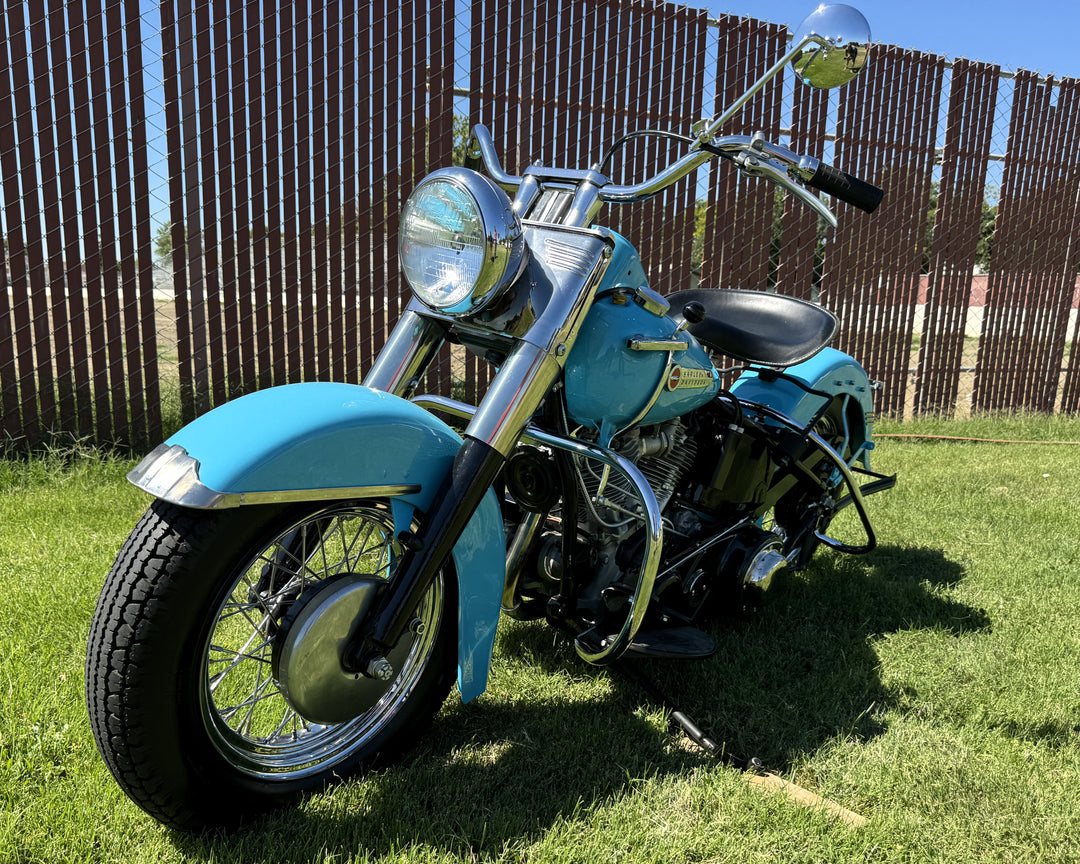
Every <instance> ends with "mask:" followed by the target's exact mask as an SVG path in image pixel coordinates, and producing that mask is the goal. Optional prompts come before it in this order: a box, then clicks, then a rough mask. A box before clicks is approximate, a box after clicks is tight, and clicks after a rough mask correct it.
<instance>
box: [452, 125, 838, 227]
mask: <svg viewBox="0 0 1080 864" xmlns="http://www.w3.org/2000/svg"><path fill="white" fill-rule="evenodd" d="M717 154H720V155H724V156H726V157H727V158H729V159H731V161H733V162H734V163H735V165H736V166H737V167H738V168H739V170H741V171H742V172H743V173H745V174H747V175H749V176H752V177H764V178H765V179H766V180H769V181H771V182H773V183H775V184H777V185H779V186H783V187H784V188H785V189H787V190H788V191H790V192H791V193H792V194H794V195H796V196H797V197H798V198H799V199H800V200H802V201H803V202H805V203H806V204H807V205H809V206H810V207H811V208H813V210H814V211H815V212H816V213H817V214H818V215H819V216H821V217H822V218H823V219H825V221H826V222H828V223H829V225H831V226H832V227H833V228H835V227H836V217H835V216H833V214H832V213H831V212H830V211H829V208H828V207H826V206H825V205H824V204H823V203H822V202H821V199H820V198H818V197H817V196H816V195H814V194H813V193H812V192H810V191H809V190H808V189H805V188H804V187H803V186H801V185H799V183H797V182H795V181H796V180H800V181H804V182H805V181H807V180H809V179H810V178H811V177H813V176H814V173H815V172H816V171H817V169H818V166H819V165H820V164H821V163H820V162H819V160H817V159H815V158H813V157H812V156H802V155H800V154H798V153H796V152H794V151H793V150H789V149H787V148H786V147H781V146H780V145H779V144H773V143H771V142H769V141H766V140H765V138H764V136H763V135H762V134H761V133H760V132H756V133H755V134H753V135H723V136H721V137H719V138H714V139H712V140H711V141H710V142H703V141H700V140H699V142H697V143H696V146H695V149H693V150H691V151H690V152H689V153H686V154H685V155H683V156H681V157H679V158H678V159H677V160H675V161H674V162H672V163H671V164H670V165H668V166H667V167H666V168H665V169H664V170H663V171H661V172H660V173H659V174H656V175H655V176H653V177H650V178H649V179H647V180H644V181H642V182H641V183H632V184H629V185H621V184H616V183H605V184H603V185H601V186H599V188H597V189H596V194H597V197H598V198H599V199H600V200H601V201H603V202H605V203H609V204H629V203H633V202H636V201H644V200H646V199H648V198H651V197H652V196H653V195H656V194H657V193H659V192H662V191H663V190H664V189H666V188H668V187H669V186H672V185H674V184H675V183H677V182H678V181H679V180H681V179H682V178H683V177H685V176H686V175H687V174H689V173H690V172H691V171H694V170H695V169H697V168H698V167H700V166H701V165H704V164H705V163H706V162H708V161H709V160H710V159H711V158H713V156H714V155H717ZM466 160H467V161H466V165H469V164H470V161H473V162H475V163H482V164H483V166H484V168H485V169H486V170H487V172H488V174H489V175H490V177H491V179H492V180H494V181H495V182H496V183H497V184H498V185H499V186H501V187H502V188H503V189H504V190H506V191H507V192H508V193H511V194H513V193H514V192H516V191H517V189H518V187H519V186H521V184H522V182H524V179H525V178H523V177H520V176H518V175H516V174H510V173H508V172H507V171H505V170H504V169H503V167H502V163H501V162H500V161H499V155H498V153H497V152H496V150H495V142H494V141H493V140H492V137H491V133H490V132H489V131H488V130H487V127H485V126H483V125H477V126H475V127H473V130H472V135H471V136H470V138H469V144H468V146H467V148H466ZM590 173H594V172H590ZM595 176H597V177H599V175H595Z"/></svg>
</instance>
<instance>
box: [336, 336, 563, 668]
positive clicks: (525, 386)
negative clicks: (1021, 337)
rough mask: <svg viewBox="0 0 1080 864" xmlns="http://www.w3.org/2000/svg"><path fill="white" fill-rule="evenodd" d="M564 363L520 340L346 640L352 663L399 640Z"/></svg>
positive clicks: (358, 664)
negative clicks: (393, 567)
mask: <svg viewBox="0 0 1080 864" xmlns="http://www.w3.org/2000/svg"><path fill="white" fill-rule="evenodd" d="M560 369H561V366H560V364H559V361H558V360H557V359H556V358H555V357H552V356H551V355H549V354H548V353H547V352H546V351H544V350H543V349H541V348H538V347H536V346H535V345H530V344H529V343H528V342H519V343H518V344H517V345H516V346H515V348H514V350H513V352H512V353H511V354H510V356H509V357H508V358H507V361H506V363H505V364H503V366H502V368H501V369H500V370H499V374H498V375H497V376H496V377H495V381H494V383H493V384H492V385H491V387H490V388H489V389H488V392H487V394H486V395H485V396H484V400H483V401H482V402H481V403H480V406H479V407H478V408H477V409H476V413H475V415H474V416H473V419H472V422H470V423H469V426H468V428H467V429H466V430H465V441H464V443H463V444H462V445H461V449H460V450H459V451H458V454H457V456H456V457H455V458H454V463H453V465H452V466H451V469H450V473H449V474H448V476H447V477H446V479H445V480H444V481H443V484H442V486H441V487H440V488H439V490H438V491H437V492H436V493H435V498H434V500H433V501H432V503H431V506H430V507H429V508H428V512H427V514H426V516H425V517H424V520H423V522H422V524H421V526H420V530H419V531H418V532H417V533H416V534H415V535H414V536H410V537H408V538H407V540H408V542H407V543H406V544H405V546H406V552H405V554H404V555H403V556H402V559H401V563H400V565H399V566H398V569H397V573H396V574H395V576H394V578H393V581H392V582H391V584H390V586H389V588H388V590H386V591H384V592H383V593H382V594H381V595H380V596H379V598H378V599H377V600H376V607H375V609H374V611H373V613H372V614H371V615H370V616H369V617H368V619H367V622H366V625H365V627H364V628H363V631H362V632H361V633H357V640H356V641H355V642H353V643H352V644H351V645H349V646H348V647H347V648H346V651H345V654H344V656H343V657H342V662H343V664H344V665H345V667H346V668H347V669H349V670H350V671H357V672H365V671H366V670H367V668H368V666H369V664H370V663H371V661H372V660H374V659H375V658H379V657H382V655H385V653H386V652H388V651H389V650H390V649H391V648H392V647H393V646H394V645H395V644H397V641H398V639H400V638H401V635H402V634H403V633H404V632H405V629H406V628H407V627H408V625H409V621H410V620H411V618H412V614H413V610H414V609H416V607H417V606H418V605H419V603H420V600H421V599H422V598H423V596H424V593H425V592H426V591H427V589H428V586H430V585H431V583H432V581H433V580H434V578H435V574H436V573H438V572H439V568H440V567H442V564H443V562H444V561H445V560H446V559H447V558H448V557H449V555H450V553H451V551H452V550H453V548H454V545H455V544H456V543H457V540H458V537H459V536H460V535H461V532H462V531H463V530H464V529H465V526H466V525H467V524H468V522H469V519H471V518H472V515H473V513H474V512H475V511H476V508H477V507H479V506H480V501H481V500H482V499H483V497H484V495H485V494H486V493H487V491H488V488H489V487H490V486H491V484H492V483H493V482H494V481H495V478H496V477H497V476H498V474H499V471H501V470H502V467H503V465H504V464H505V462H506V458H507V456H508V455H509V454H510V452H511V451H512V450H513V448H514V445H515V444H516V443H517V440H518V438H519V437H520V436H521V433H522V431H523V430H524V429H525V426H526V424H527V423H528V422H529V419H530V418H531V417H532V415H533V413H534V412H535V411H536V409H537V408H538V407H539V406H540V403H541V402H542V401H543V399H544V397H545V396H546V395H547V393H548V390H550V389H551V386H552V384H553V383H554V382H555V379H556V378H557V377H558V374H559V371H560Z"/></svg>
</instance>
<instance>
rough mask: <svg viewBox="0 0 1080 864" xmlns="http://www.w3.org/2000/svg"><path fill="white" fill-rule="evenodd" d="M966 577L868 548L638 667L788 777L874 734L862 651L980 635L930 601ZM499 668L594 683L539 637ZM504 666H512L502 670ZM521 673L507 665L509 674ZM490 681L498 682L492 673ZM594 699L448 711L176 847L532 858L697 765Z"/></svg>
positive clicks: (935, 559)
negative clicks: (701, 655) (890, 642)
mask: <svg viewBox="0 0 1080 864" xmlns="http://www.w3.org/2000/svg"><path fill="white" fill-rule="evenodd" d="M962 577H963V571H962V569H961V568H960V567H959V566H958V565H957V564H955V563H953V562H950V561H948V560H947V559H945V558H944V557H943V556H942V554H941V553H940V552H938V551H935V550H929V549H905V548H900V547H890V546H884V547H880V548H879V549H878V550H877V551H876V552H875V553H874V555H872V556H868V557H867V558H861V559H859V558H849V557H843V556H839V555H821V556H819V559H818V560H816V561H815V562H814V564H813V566H812V567H811V568H810V569H809V570H808V571H807V572H806V573H804V574H801V575H799V576H798V577H796V578H794V579H792V580H791V582H790V583H789V585H787V586H786V587H785V589H784V590H783V591H781V592H780V593H779V595H778V596H775V597H770V601H769V602H768V603H767V604H766V606H765V609H764V610H763V611H762V612H761V613H760V614H758V615H757V616H755V617H753V618H752V619H749V620H738V621H721V622H718V623H717V625H716V627H715V629H714V637H715V638H716V640H717V645H718V651H717V653H716V655H715V656H714V657H713V658H711V659H709V660H706V661H702V662H696V663H678V662H672V661H666V662H661V661H637V662H642V666H643V669H644V670H645V671H646V672H647V673H648V674H650V676H651V677H653V679H654V680H656V681H658V682H662V686H663V688H664V689H665V690H666V691H667V692H668V695H669V696H670V697H671V698H672V699H673V700H674V701H675V702H676V704H678V705H679V706H680V707H681V708H682V709H683V710H684V711H686V712H687V713H688V714H689V715H690V716H691V717H693V718H694V719H695V720H697V721H698V722H699V724H700V725H702V726H704V727H705V728H706V729H707V730H708V731H709V732H710V733H711V734H712V736H713V737H714V738H715V739H716V740H718V741H726V742H727V743H728V744H729V745H730V746H731V748H732V750H733V752H735V753H738V754H741V755H746V756H749V755H757V756H759V757H760V758H761V759H762V760H763V761H764V762H765V763H766V765H768V766H769V767H770V768H772V769H774V770H781V771H782V770H784V769H785V768H788V767H790V766H791V765H792V764H793V763H794V762H796V761H797V760H799V759H800V758H805V757H807V756H809V755H812V754H813V753H814V751H815V750H817V749H818V748H820V747H822V746H823V745H825V744H826V743H828V742H830V741H835V740H836V739H837V738H838V737H854V738H856V739H863V740H865V739H869V738H871V737H873V736H876V735H879V734H881V732H882V731H883V729H884V727H883V725H882V720H881V719H880V718H881V717H882V716H883V715H884V711H885V710H886V709H887V708H888V707H889V706H890V705H891V704H893V700H894V697H893V696H892V695H891V694H890V693H889V692H887V690H886V688H884V687H883V685H882V684H881V681H880V678H879V675H878V658H877V656H876V654H875V652H874V648H873V641H874V639H875V637H878V636H881V635H884V634H887V633H890V632H895V631H898V630H904V629H920V628H929V629H934V630H936V631H945V632H949V633H953V634H955V635H956V636H958V637H959V636H963V634H965V633H968V632H972V631H981V630H985V629H986V628H988V627H989V619H988V618H987V616H986V614H985V612H982V611H981V610H977V609H972V608H970V607H967V606H964V605H963V604H960V603H958V602H956V601H955V600H953V599H951V598H950V597H949V596H947V593H944V592H943V591H942V589H943V588H946V587H948V586H950V585H953V584H955V583H957V582H959V581H960V580H961V578H962ZM498 650H499V652H500V653H501V654H502V655H503V656H512V657H528V658H530V660H531V661H532V663H534V664H535V665H536V666H537V667H539V670H540V671H539V672H533V673H532V674H540V673H545V674H546V675H547V676H548V677H549V678H550V677H551V676H570V679H568V680H578V679H579V677H580V676H595V675H597V674H600V675H604V674H606V673H598V672H597V671H596V670H594V669H592V668H588V667H585V666H584V664H582V663H581V662H580V661H578V660H577V658H576V656H575V655H574V654H573V651H572V649H571V648H570V647H569V646H568V645H566V644H564V643H562V642H559V643H557V644H556V643H553V640H552V631H551V630H550V629H549V628H547V627H546V626H545V625H542V624H539V623H537V624H532V625H512V626H510V627H508V628H506V630H505V631H504V632H503V633H502V635H501V637H500V642H499V648H498ZM514 663H517V661H512V662H510V663H509V665H510V666H511V667H514ZM517 668H520V663H517ZM502 674H504V675H505V674H510V673H507V672H503V673H502ZM611 680H612V685H613V686H611V687H610V688H605V693H604V695H603V696H601V697H596V698H588V699H582V698H581V697H580V696H579V697H577V700H576V701H575V700H574V699H573V698H572V697H569V696H567V697H566V698H564V697H563V696H561V695H560V693H561V692H562V691H560V690H559V689H558V688H557V683H558V681H556V686H555V687H554V688H552V685H551V684H550V682H549V684H548V686H549V688H552V689H547V690H544V691H543V692H542V693H539V694H537V693H530V692H525V688H523V690H522V691H521V692H518V693H517V694H514V695H512V696H510V697H504V698H501V699H481V700H479V702H478V703H474V704H471V705H461V704H454V703H453V700H451V701H450V703H448V706H447V708H446V709H444V711H443V713H442V714H441V715H440V717H439V718H438V719H437V721H436V723H435V725H434V727H433V728H432V729H431V731H430V732H428V733H427V734H426V735H425V736H424V737H423V738H422V739H421V740H420V741H419V742H418V743H417V747H416V748H415V749H414V750H413V751H412V752H411V754H410V755H409V756H408V757H407V758H406V760H405V761H404V762H403V763H400V764H398V765H395V766H393V767H391V768H388V769H385V770H383V771H380V772H374V773H371V774H369V775H367V776H366V777H364V778H363V779H361V780H359V781H356V782H352V783H348V784H345V785H343V786H339V787H337V788H336V789H335V790H334V791H333V792H332V793H331V794H329V795H326V796H318V797H316V798H315V799H312V800H311V801H309V802H307V803H306V804H305V805H303V806H302V807H300V808H298V809H296V810H290V811H282V812H280V813H278V814H274V815H272V816H269V817H267V818H265V819H264V820H262V821H261V822H259V823H257V824H256V825H253V826H251V827H250V828H247V829H244V830H242V831H240V832H237V833H236V834H232V835H228V836H223V837H218V838H208V837H204V838H199V837H192V836H185V835H179V834H177V835H174V839H175V842H176V844H177V846H178V847H179V848H180V849H181V850H182V851H183V852H184V853H185V854H186V855H188V856H190V857H192V858H195V859H199V860H208V859H210V858H211V857H212V858H213V860H215V861H255V860H264V859H265V858H266V856H267V855H268V854H269V855H271V856H273V857H275V858H278V859H281V858H284V859H294V860H296V859H307V858H318V857H320V856H322V855H325V854H327V853H334V852H340V853H344V854H346V855H347V854H350V853H352V852H358V851H360V850H366V851H367V852H368V853H370V854H371V855H373V856H377V855H380V854H391V853H398V854H401V853H403V852H406V853H407V852H408V850H409V849H410V847H413V848H414V849H416V851H419V849H417V847H421V848H423V849H424V850H425V851H426V852H427V853H429V854H430V853H434V854H442V853H451V854H461V855H466V856H468V855H477V854H480V853H481V852H484V853H488V854H498V853H499V852H500V851H502V850H504V849H507V848H511V849H512V848H516V847H519V846H521V845H527V844H529V843H532V842H535V841H536V840H537V839H538V838H539V837H541V836H543V834H544V833H545V832H546V830H547V829H549V828H550V827H551V826H552V825H554V824H556V823H557V822H558V821H559V820H560V819H563V818H566V819H572V818H573V817H574V814H575V813H577V812H578V811H581V810H588V809H589V808H590V807H592V806H593V805H594V804H596V803H597V802H602V801H604V800H606V799H610V798H613V797H617V796H619V795H622V794H624V793H626V792H627V791H629V790H630V789H631V788H632V787H633V786H634V784H635V783H636V782H637V781H638V780H640V779H641V778H647V777H655V776H672V775H681V774H685V773H686V772H688V771H690V770H691V769H692V768H694V767H695V766H698V765H702V764H704V763H706V762H708V761H709V760H708V757H705V756H704V755H702V754H700V753H698V752H696V751H695V750H694V749H693V748H687V747H683V746H679V745H678V744H677V743H676V742H675V740H674V739H673V738H672V736H670V735H668V734H667V733H666V732H664V731H663V730H661V729H659V728H658V727H657V725H656V724H655V723H654V722H651V721H650V720H649V718H647V717H646V716H644V715H643V713H642V712H638V711H637V709H638V708H639V707H646V708H647V709H651V708H652V707H655V706H650V704H649V702H648V700H647V699H646V698H645V697H644V695H643V694H642V693H641V692H640V691H639V690H638V689H637V688H636V687H634V686H633V685H632V684H629V683H626V682H625V681H623V680H622V679H620V678H618V677H616V676H613V677H612V679H611Z"/></svg>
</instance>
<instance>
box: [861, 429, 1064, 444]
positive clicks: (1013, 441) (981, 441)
mask: <svg viewBox="0 0 1080 864" xmlns="http://www.w3.org/2000/svg"><path fill="white" fill-rule="evenodd" d="M882 438H907V439H911V440H919V439H923V440H928V441H965V442H973V443H976V444H1041V445H1044V446H1072V447H1080V441H1024V440H1019V439H1008V438H965V437H962V436H959V435H924V434H922V433H919V432H912V433H906V432H889V433H884V434H881V435H878V434H875V435H874V440H875V441H878V440H880V439H882Z"/></svg>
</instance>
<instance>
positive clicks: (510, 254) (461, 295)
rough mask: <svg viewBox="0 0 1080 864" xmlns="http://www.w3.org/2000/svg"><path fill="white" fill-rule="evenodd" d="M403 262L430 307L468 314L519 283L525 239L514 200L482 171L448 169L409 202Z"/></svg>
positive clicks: (404, 224)
mask: <svg viewBox="0 0 1080 864" xmlns="http://www.w3.org/2000/svg"><path fill="white" fill-rule="evenodd" d="M399 257H400V259H401V269H402V270H403V271H404V273H405V278H406V279H407V280H408V281H409V285H410V286H411V287H412V289H413V291H415V292H416V296H417V297H419V298H420V300H421V301H422V302H423V303H424V304H425V305H427V306H430V307H431V308H432V309H436V310H438V311H441V312H448V313H451V314H464V313H468V312H473V311H475V310H477V309H479V308H481V307H482V306H484V305H485V304H486V303H487V302H489V301H490V300H491V299H492V298H493V297H494V296H495V295H496V294H498V293H499V292H500V291H501V290H502V289H503V288H505V287H506V286H507V285H509V284H510V283H511V282H513V281H514V279H516V278H517V276H518V274H519V273H520V272H521V268H522V266H523V264H524V262H525V241H524V239H523V238H522V232H521V222H520V221H519V220H518V218H517V216H516V215H515V213H514V211H513V209H512V208H511V206H510V199H509V198H507V197H506V194H505V193H504V192H503V191H502V190H501V189H499V187H498V186H496V185H495V184H494V183H492V182H491V181H490V180H488V178H486V177H484V176H482V175H480V174H477V173H476V172H475V171H469V170H467V169H465V168H443V169H442V170H440V171H436V172H435V173H434V174H432V175H431V176H429V177H428V178H426V179H425V180H424V181H423V182H422V183H421V184H420V185H419V186H418V187H417V188H416V189H415V190H414V191H413V193H412V195H410V196H409V200H408V201H407V202H406V204H405V210H404V211H403V213H402V215H401V243H400V253H399Z"/></svg>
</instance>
